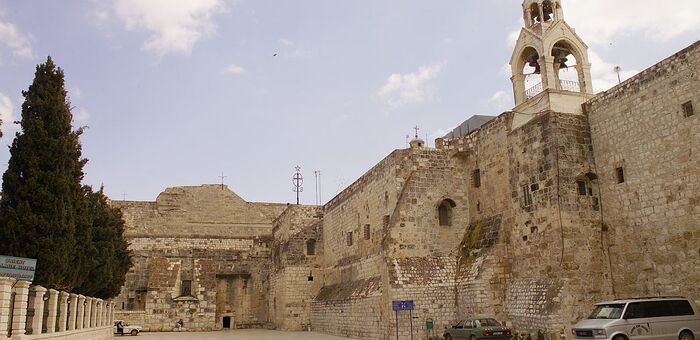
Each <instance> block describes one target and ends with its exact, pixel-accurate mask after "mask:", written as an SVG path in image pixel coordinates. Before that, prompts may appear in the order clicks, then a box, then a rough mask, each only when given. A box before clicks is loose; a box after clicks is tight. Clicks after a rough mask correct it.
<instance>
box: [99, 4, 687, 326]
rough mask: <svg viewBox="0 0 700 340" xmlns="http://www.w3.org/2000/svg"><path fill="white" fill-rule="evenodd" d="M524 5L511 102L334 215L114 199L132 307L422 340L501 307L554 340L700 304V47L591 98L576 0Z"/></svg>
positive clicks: (367, 185) (195, 319)
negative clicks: (621, 312) (677, 305)
mask: <svg viewBox="0 0 700 340" xmlns="http://www.w3.org/2000/svg"><path fill="white" fill-rule="evenodd" d="M523 15H524V22H525V27H523V28H522V31H521V33H520V36H519V39H518V42H517V44H516V46H515V50H514V53H513V55H512V57H511V61H510V65H511V67H512V81H513V91H514V97H515V104H516V105H515V107H514V108H513V109H512V110H511V111H508V112H504V113H502V114H500V115H498V116H494V117H484V116H475V117H473V118H471V119H470V120H468V121H466V122H465V123H464V124H462V125H460V126H459V127H458V128H456V129H455V130H454V131H453V132H452V133H450V134H448V135H447V136H445V137H444V138H439V139H437V140H436V143H435V145H436V146H435V148H428V147H426V146H425V145H424V142H423V141H421V140H419V139H416V140H413V141H412V142H411V144H410V147H409V148H407V149H402V150H395V151H393V152H391V153H390V154H389V155H388V156H387V157H386V158H384V159H383V160H382V161H381V162H379V163H378V164H377V165H375V166H374V167H373V168H372V169H370V170H369V171H368V172H367V173H365V174H364V175H363V176H362V177H360V178H359V179H358V180H357V181H355V182H354V183H353V184H351V185H350V186H349V187H347V188H345V189H344V190H343V191H342V192H340V193H339V194H338V195H337V196H336V197H334V198H333V199H331V200H330V201H329V202H328V203H326V204H325V205H323V206H303V205H287V204H275V203H253V202H247V201H245V200H243V199H242V198H241V197H239V196H237V195H236V194H235V193H233V192H232V191H230V190H229V189H228V188H226V187H224V186H221V185H203V186H199V187H175V188H168V189H166V190H165V191H164V192H163V193H161V194H160V195H159V196H158V197H157V198H156V200H155V202H129V201H125V202H124V201H115V202H113V204H114V205H116V206H118V207H120V208H121V209H122V211H123V213H124V218H125V220H126V223H127V230H126V236H127V238H128V239H129V241H130V242H131V246H130V247H131V249H132V251H133V254H134V263H135V265H134V267H133V268H132V269H131V271H130V272H129V274H128V276H127V282H126V284H125V286H124V287H123V288H122V293H121V295H120V296H119V297H118V298H117V299H116V301H115V302H116V303H117V306H118V309H119V311H118V313H117V317H121V318H123V319H125V320H127V321H129V322H132V323H135V324H140V325H142V326H144V329H145V330H151V331H162V330H165V331H169V330H172V329H173V328H174V325H175V322H176V321H177V320H179V319H183V320H184V322H185V326H186V327H187V328H188V329H190V330H221V329H225V328H247V327H267V328H276V329H283V330H307V329H309V328H310V329H312V330H315V331H320V332H325V333H329V334H337V335H343V336H349V337H356V338H364V339H388V338H394V337H395V332H396V326H397V324H398V329H399V336H400V337H401V338H402V339H408V338H409V336H410V324H411V321H413V322H412V323H413V329H414V333H415V334H425V331H426V329H425V321H426V319H428V318H432V319H433V320H434V322H435V329H437V330H438V333H439V332H440V330H442V329H443V328H444V326H445V325H448V324H450V323H451V322H453V321H454V320H457V319H459V318H463V317H468V316H473V315H490V316H493V317H495V318H496V319H498V320H502V321H505V322H507V323H508V324H509V325H512V326H513V327H514V328H515V329H516V330H517V331H519V332H537V331H538V330H540V331H542V332H544V333H545V334H547V337H551V338H552V339H554V338H560V337H569V334H570V331H569V329H570V326H571V324H572V323H575V322H576V321H577V320H579V319H580V318H582V317H585V316H586V315H587V313H588V312H590V310H591V305H592V304H593V303H595V302H597V301H601V300H603V299H610V298H613V297H632V296H656V295H684V296H688V297H691V298H694V299H696V300H700V285H698V284H697V283H698V282H700V248H699V246H698V245H699V244H700V225H699V222H698V221H700V194H699V193H700V158H699V156H698V154H700V151H699V150H698V146H700V118H698V116H699V113H698V109H697V108H698V107H700V43H695V44H693V45H691V46H689V47H687V48H686V49H684V50H682V51H680V52H678V53H676V54H675V55H673V56H671V57H669V58H667V59H665V60H663V61H661V62H659V63H658V64H656V65H654V66H652V67H650V68H649V69H647V70H645V71H643V72H641V73H640V74H638V75H636V76H634V77H632V78H630V79H628V80H627V81H625V82H622V83H621V84H620V85H618V86H615V87H613V88H611V89H610V90H608V91H606V92H603V93H598V94H594V93H593V90H592V86H591V72H590V67H591V65H590V63H589V60H588V52H587V50H588V48H587V46H586V44H585V43H584V41H583V40H582V39H581V37H579V36H578V35H577V34H576V31H575V30H574V29H573V28H571V27H570V26H569V25H568V24H567V23H566V21H564V11H563V8H562V4H561V1H560V0H525V1H524V4H523ZM394 300H413V301H414V303H415V309H414V310H413V311H412V316H413V319H410V316H409V313H408V312H403V311H402V312H399V313H395V312H394V311H393V310H392V304H391V302H392V301H394ZM699 302H700V301H699ZM438 335H439V334H438Z"/></svg>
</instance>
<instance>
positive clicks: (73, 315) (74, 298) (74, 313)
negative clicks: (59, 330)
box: [68, 293, 78, 331]
mask: <svg viewBox="0 0 700 340" xmlns="http://www.w3.org/2000/svg"><path fill="white" fill-rule="evenodd" d="M77 319H78V294H74V293H71V294H70V314H69V315H68V330H69V331H72V330H74V329H75V325H76V324H77V321H78V320H77Z"/></svg>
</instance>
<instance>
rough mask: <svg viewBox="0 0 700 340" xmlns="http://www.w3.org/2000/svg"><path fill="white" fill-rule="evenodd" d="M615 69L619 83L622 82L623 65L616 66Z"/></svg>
mask: <svg viewBox="0 0 700 340" xmlns="http://www.w3.org/2000/svg"><path fill="white" fill-rule="evenodd" d="M613 71H615V72H616V73H617V83H618V84H622V79H620V71H622V67H620V66H615V68H613Z"/></svg>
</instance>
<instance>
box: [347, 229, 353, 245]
mask: <svg viewBox="0 0 700 340" xmlns="http://www.w3.org/2000/svg"><path fill="white" fill-rule="evenodd" d="M346 243H347V245H348V247H349V246H351V245H352V231H348V233H347V240H346Z"/></svg>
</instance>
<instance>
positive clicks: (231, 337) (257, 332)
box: [115, 329, 349, 340]
mask: <svg viewBox="0 0 700 340" xmlns="http://www.w3.org/2000/svg"><path fill="white" fill-rule="evenodd" d="M115 338H121V336H118V335H115ZM141 338H143V340H166V339H182V340H185V339H203V340H218V339H222V340H223V339H227V340H267V339H270V340H347V339H349V338H341V337H337V336H333V335H327V334H322V333H316V332H280V331H269V330H263V329H241V330H230V331H220V332H162V333H161V332H154V333H148V332H143V333H141V334H139V335H138V337H133V338H132V337H131V336H128V335H125V336H124V340H132V339H133V340H138V339H141Z"/></svg>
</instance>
